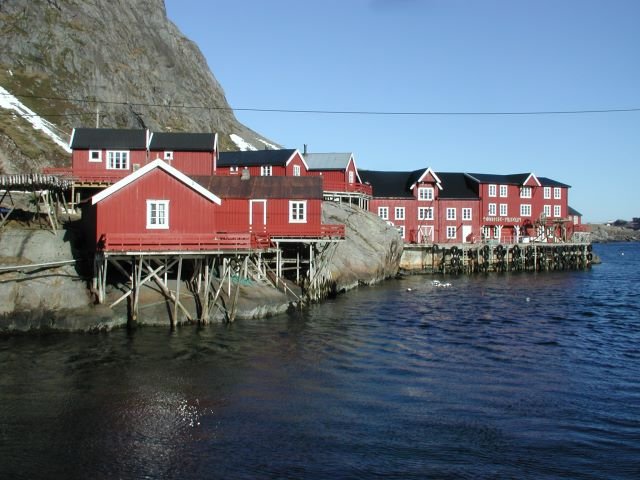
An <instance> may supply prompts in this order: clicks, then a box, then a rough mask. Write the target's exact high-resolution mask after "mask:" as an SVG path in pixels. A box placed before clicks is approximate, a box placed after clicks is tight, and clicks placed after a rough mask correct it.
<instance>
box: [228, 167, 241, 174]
mask: <svg viewBox="0 0 640 480" xmlns="http://www.w3.org/2000/svg"><path fill="white" fill-rule="evenodd" d="M239 170H240V167H238V166H237V165H236V166H235V167H229V174H230V175H237V174H238V172H239Z"/></svg>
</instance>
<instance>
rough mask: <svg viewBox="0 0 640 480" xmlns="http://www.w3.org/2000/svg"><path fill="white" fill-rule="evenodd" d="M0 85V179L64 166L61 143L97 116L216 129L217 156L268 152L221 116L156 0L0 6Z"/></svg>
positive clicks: (58, 0)
mask: <svg viewBox="0 0 640 480" xmlns="http://www.w3.org/2000/svg"><path fill="white" fill-rule="evenodd" d="M214 24H215V23H214ZM212 28H213V27H212ZM221 48H222V47H221ZM0 87H1V88H0V173H15V172H28V171H34V170H38V169H40V168H41V167H42V166H46V165H58V166H59V165H65V164H67V163H68V162H69V154H68V152H66V151H65V150H64V148H63V147H62V146H61V145H60V144H61V143H62V144H64V143H65V142H68V140H69V134H70V132H71V130H72V128H73V127H94V126H95V125H96V112H97V111H98V112H99V122H100V126H102V127H126V128H137V127H148V128H150V129H152V130H156V131H191V132H211V131H215V132H218V133H219V134H220V147H221V149H222V150H237V149H246V148H250V149H253V148H258V149H262V148H265V146H272V142H270V141H268V140H266V139H265V138H264V137H261V136H260V135H259V134H257V133H256V132H254V131H252V130H250V129H249V128H247V127H245V126H244V125H242V124H240V123H239V122H238V121H237V120H236V118H235V116H234V115H233V112H231V111H229V110H227V109H228V108H229V104H228V103H227V100H226V98H225V95H224V91H223V89H222V87H221V86H220V84H219V83H218V81H217V80H216V79H215V77H214V76H213V74H212V73H211V71H210V70H209V67H208V65H207V63H206V61H205V59H204V57H203V55H202V53H201V52H200V50H199V49H198V47H197V46H196V45H195V44H194V43H193V42H192V41H190V40H189V39H187V38H186V37H185V36H184V35H182V33H180V31H179V30H178V28H177V27H176V26H175V25H174V24H173V23H172V22H171V21H170V20H169V19H168V18H167V13H166V8H165V5H164V1H163V0H127V1H105V0H2V1H1V2H0ZM185 105H186V106H195V107H206V108H182V107H183V106H185ZM47 122H49V123H47ZM56 137H57V139H58V140H56ZM60 140H62V142H60Z"/></svg>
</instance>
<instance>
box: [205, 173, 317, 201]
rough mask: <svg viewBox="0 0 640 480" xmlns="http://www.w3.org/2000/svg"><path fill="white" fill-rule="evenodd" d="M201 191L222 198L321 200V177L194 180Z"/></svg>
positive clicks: (214, 176)
mask: <svg viewBox="0 0 640 480" xmlns="http://www.w3.org/2000/svg"><path fill="white" fill-rule="evenodd" d="M193 179H194V180H195V181H196V182H198V183H199V184H200V185H201V186H202V187H204V188H206V189H207V190H210V191H212V192H216V194H217V195H219V196H220V197H221V198H253V199H266V198H291V199H302V200H307V199H309V200H311V199H319V200H321V199H322V178H321V177H281V176H275V177H250V178H248V179H246V180H243V179H242V178H241V177H237V176H232V177H229V176H216V175H212V176H210V177H193Z"/></svg>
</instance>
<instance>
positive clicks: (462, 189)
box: [438, 172, 480, 200]
mask: <svg viewBox="0 0 640 480" xmlns="http://www.w3.org/2000/svg"><path fill="white" fill-rule="evenodd" d="M438 176H439V177H440V180H441V182H442V190H440V193H439V194H438V198H440V199H451V200H455V199H460V200H478V199H479V198H480V196H479V195H478V190H477V183H475V182H474V181H473V180H472V179H471V178H469V176H467V175H465V174H464V173H458V172H440V173H438ZM474 187H476V188H474Z"/></svg>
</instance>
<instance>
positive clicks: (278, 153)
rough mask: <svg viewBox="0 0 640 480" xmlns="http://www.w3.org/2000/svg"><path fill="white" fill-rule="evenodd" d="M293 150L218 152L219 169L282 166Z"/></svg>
mask: <svg viewBox="0 0 640 480" xmlns="http://www.w3.org/2000/svg"><path fill="white" fill-rule="evenodd" d="M294 152H295V150H294V149H281V150H251V151H246V152H220V154H219V155H218V166H219V167H256V166H262V165H273V166H284V165H286V164H287V160H289V159H290V158H291V155H293V153H294Z"/></svg>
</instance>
